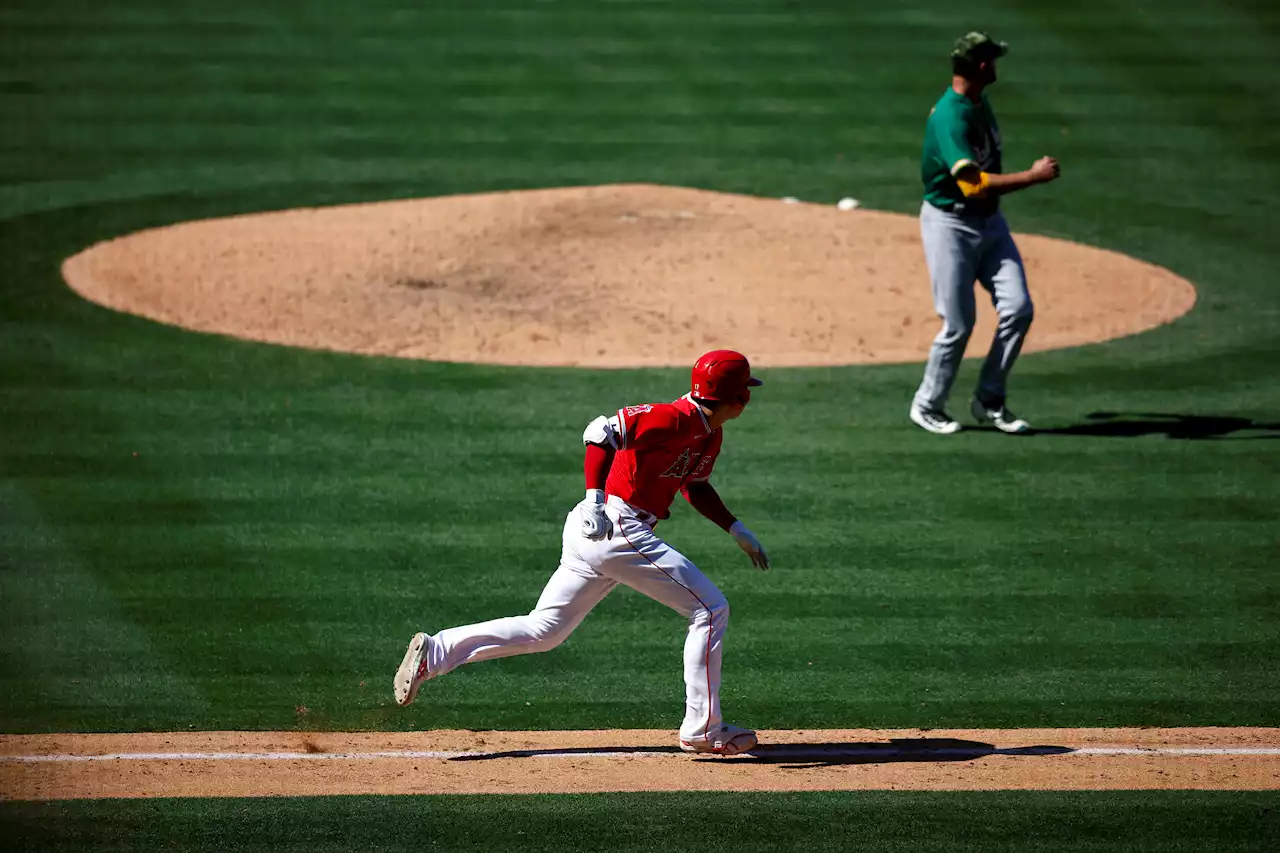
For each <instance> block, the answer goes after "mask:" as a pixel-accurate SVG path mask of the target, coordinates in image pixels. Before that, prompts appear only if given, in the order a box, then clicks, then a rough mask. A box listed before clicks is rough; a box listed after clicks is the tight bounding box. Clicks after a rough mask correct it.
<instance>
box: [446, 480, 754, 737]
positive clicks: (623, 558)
mask: <svg viewBox="0 0 1280 853" xmlns="http://www.w3.org/2000/svg"><path fill="white" fill-rule="evenodd" d="M605 511H606V512H607V513H608V515H609V518H610V519H611V520H612V521H613V525H614V533H613V539H606V540H603V541H601V542H592V541H591V540H589V539H586V538H584V537H583V535H582V527H581V522H580V521H579V519H578V512H577V509H576V508H575V509H574V510H573V511H571V512H570V513H569V515H568V516H567V518H566V519H565V525H564V535H563V549H562V551H561V556H560V567H559V568H558V569H556V571H555V573H554V574H552V575H551V578H550V580H548V581H547V585H546V588H545V589H543V591H542V595H541V597H539V599H538V603H537V605H536V606H535V607H534V608H533V610H532V611H530V612H529V614H528V615H526V616H508V617H505V618H502V619H492V620H490V621H488V622H480V623H478V624H476V625H463V626H461V627H458V628H447V629H445V630H443V631H441V632H439V633H438V634H436V635H435V636H434V637H433V642H431V643H430V650H429V652H428V655H429V656H428V667H429V671H430V672H431V676H432V677H433V678H434V677H436V676H439V675H443V674H444V673H446V672H448V671H450V670H452V669H455V668H457V667H459V666H462V665H463V664H466V663H475V662H476V661H482V660H492V659H493V658H502V657H510V656H512V655H526V654H532V653H534V652H545V651H549V650H551V649H553V648H555V647H556V646H558V645H560V643H562V642H564V641H565V639H566V638H567V637H568V636H569V634H571V633H572V632H573V629H574V628H576V627H578V624H579V623H580V622H582V620H583V619H584V618H585V617H586V615H587V614H588V613H590V612H591V608H593V607H595V606H596V605H597V604H599V603H600V602H601V601H602V600H604V597H605V596H606V595H608V594H609V592H610V591H612V590H613V588H614V587H615V586H617V585H618V584H620V583H621V584H624V585H626V586H629V587H631V588H632V589H634V590H636V591H637V592H641V593H643V594H645V595H647V596H649V597H650V598H652V599H653V600H655V601H659V602H661V603H663V604H665V605H667V606H668V607H670V608H671V609H672V610H675V611H676V612H677V613H679V614H681V615H682V616H684V617H685V618H687V619H688V620H689V632H688V635H687V636H686V638H685V643H684V683H685V715H684V722H683V724H682V725H681V726H680V737H681V738H685V739H687V738H701V737H706V736H707V733H708V732H713V731H715V730H717V729H718V728H719V727H720V724H721V717H720V657H721V648H720V647H721V642H722V640H723V638H724V632H725V628H726V627H727V626H728V623H729V603H728V602H727V601H725V597H724V594H723V593H721V592H720V590H719V588H717V587H716V585H715V584H714V583H712V582H711V580H709V579H708V578H707V576H706V575H704V574H703V573H702V572H701V571H699V570H698V567H697V566H695V565H694V564H693V563H691V562H689V560H688V559H687V558H686V557H685V556H684V555H683V554H681V553H680V552H679V551H677V550H676V549H675V548H672V547H671V546H670V545H668V544H667V543H666V542H663V541H662V539H660V538H659V537H658V536H657V534H655V533H654V532H653V525H654V524H655V523H656V522H657V518H656V517H654V516H653V515H651V514H649V513H647V512H645V511H644V510H641V509H638V508H636V507H633V506H631V505H630V504H628V503H626V502H625V501H623V500H621V499H619V498H617V497H613V496H610V497H609V500H608V503H607V505H606V507H605Z"/></svg>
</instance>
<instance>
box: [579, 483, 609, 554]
mask: <svg viewBox="0 0 1280 853" xmlns="http://www.w3.org/2000/svg"><path fill="white" fill-rule="evenodd" d="M578 517H579V518H581V519H582V535H583V536H585V537H586V538H588V539H590V540H591V541H592V542H600V541H602V540H604V539H612V538H613V522H612V521H610V520H609V516H607V515H605V512H604V492H602V491H600V490H599V489H587V496H586V497H585V498H583V500H582V503H580V504H578Z"/></svg>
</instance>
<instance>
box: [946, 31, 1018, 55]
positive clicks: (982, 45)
mask: <svg viewBox="0 0 1280 853" xmlns="http://www.w3.org/2000/svg"><path fill="white" fill-rule="evenodd" d="M1008 52H1009V45H1007V44H1005V43H1004V42H1002V41H993V40H992V38H991V36H989V35H987V34H986V33H979V32H972V33H965V34H964V35H962V36H960V38H958V39H956V46H955V49H954V50H952V51H951V58H952V59H963V60H964V61H966V62H983V61H984V60H987V59H995V58H996V57H999V56H1004V55H1005V54H1006V53H1008Z"/></svg>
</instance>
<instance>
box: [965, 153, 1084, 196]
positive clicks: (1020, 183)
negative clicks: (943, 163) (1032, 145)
mask: <svg viewBox="0 0 1280 853" xmlns="http://www.w3.org/2000/svg"><path fill="white" fill-rule="evenodd" d="M1060 172H1061V169H1060V168H1059V166H1058V161H1057V160H1055V159H1053V158H1052V157H1041V158H1040V159H1039V160H1037V161H1036V162H1035V163H1033V164H1032V165H1031V168H1030V169H1027V170H1026V171H1025V172H1013V173H1011V174H1008V175H999V174H996V173H995V172H984V171H982V170H981V169H979V168H978V166H977V164H976V163H972V162H969V161H965V162H957V163H956V164H955V167H953V169H952V175H953V176H954V177H955V179H956V184H957V185H958V186H959V187H960V192H962V193H964V197H965V198H987V197H990V196H995V195H1007V194H1009V193H1012V192H1017V191H1018V190H1025V189H1026V188H1027V187H1033V186H1035V185H1036V184H1047V183H1048V182H1049V181H1052V180H1054V179H1055V178H1057V177H1058V175H1059V174H1060Z"/></svg>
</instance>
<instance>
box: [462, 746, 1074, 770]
mask: <svg viewBox="0 0 1280 853" xmlns="http://www.w3.org/2000/svg"><path fill="white" fill-rule="evenodd" d="M1071 751H1072V749H1071V747H1069V746H1018V747H1003V748H1002V747H997V746H994V745H992V744H989V743H981V742H979V741H973V740H960V739H957V738H894V739H892V740H890V741H888V742H887V743H873V742H866V743H779V744H761V745H759V746H757V747H756V748H755V749H752V750H751V751H749V752H744V753H742V754H741V755H735V756H733V757H732V758H721V757H718V756H709V755H697V756H690V757H691V759H692V760H695V761H715V762H724V763H731V764H743V763H747V764H777V765H780V766H782V767H784V768H785V769H789V770H804V769H810V768H815V767H834V766H838V765H842V764H891V763H895V762H938V761H972V760H974V759H975V758H985V757H986V756H989V755H1009V756H1041V755H1063V754H1065V753H1068V752H1071ZM678 752H680V749H679V747H675V746H591V747H565V748H560V749H513V750H507V751H504V752H489V753H483V754H476V755H460V756H456V757H454V758H451V759H449V760H450V761H491V760H493V759H496V758H545V757H555V756H574V755H579V756H591V757H600V758H605V757H610V756H615V755H619V756H620V755H643V754H652V755H659V754H664V753H678Z"/></svg>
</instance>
